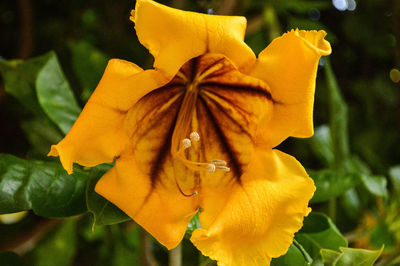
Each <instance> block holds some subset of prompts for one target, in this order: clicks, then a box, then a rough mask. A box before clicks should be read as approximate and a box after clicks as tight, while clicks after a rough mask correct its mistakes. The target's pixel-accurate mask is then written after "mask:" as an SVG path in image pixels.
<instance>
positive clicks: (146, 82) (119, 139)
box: [48, 59, 168, 173]
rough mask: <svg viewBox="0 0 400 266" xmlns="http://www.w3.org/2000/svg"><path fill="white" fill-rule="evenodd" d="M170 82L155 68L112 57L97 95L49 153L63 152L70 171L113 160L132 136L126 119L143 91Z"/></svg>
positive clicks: (65, 163) (62, 156) (54, 154)
mask: <svg viewBox="0 0 400 266" xmlns="http://www.w3.org/2000/svg"><path fill="white" fill-rule="evenodd" d="M165 82H168V80H166V79H165V77H164V76H163V75H162V74H160V73H159V72H157V71H155V70H146V71H143V70H142V69H141V68H140V67H138V66H136V65H135V64H133V63H130V62H127V61H124V60H119V59H112V60H110V62H109V63H108V66H107V68H106V70H105V72H104V75H103V77H102V79H101V81H100V83H99V85H98V87H97V88H96V90H95V92H94V93H93V95H92V96H91V97H90V99H89V101H88V103H87V104H86V106H85V108H84V109H83V111H82V113H81V114H80V116H79V117H78V119H77V121H76V122H75V124H74V126H73V127H72V128H71V130H70V131H69V132H68V134H67V136H66V137H65V138H64V139H63V140H62V141H61V142H60V143H58V144H57V145H53V146H52V147H51V150H50V152H49V154H48V155H49V156H60V160H61V163H62V165H63V167H64V168H65V169H66V170H67V172H68V173H72V163H73V162H77V163H79V164H81V165H85V166H95V165H97V164H100V163H104V162H112V161H113V160H114V157H115V156H118V155H119V154H120V152H121V151H122V150H123V149H124V147H125V146H126V145H127V144H128V143H129V139H128V137H127V136H126V134H125V133H124V130H122V129H123V121H124V119H125V116H126V112H127V110H128V109H129V108H130V107H131V106H132V105H134V104H135V103H136V102H137V101H138V100H139V99H140V98H141V97H142V96H143V95H145V94H146V93H148V92H149V91H151V90H153V89H155V88H157V87H159V86H160V85H162V84H163V83H165Z"/></svg>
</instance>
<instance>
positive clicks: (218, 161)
mask: <svg viewBox="0 0 400 266" xmlns="http://www.w3.org/2000/svg"><path fill="white" fill-rule="evenodd" d="M211 163H212V164H215V165H217V166H219V165H221V166H226V162H225V161H224V160H212V161H211Z"/></svg>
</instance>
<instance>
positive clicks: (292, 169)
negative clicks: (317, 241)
mask: <svg viewBox="0 0 400 266" xmlns="http://www.w3.org/2000/svg"><path fill="white" fill-rule="evenodd" d="M314 191H315V186H314V184H313V181H312V179H311V178H309V177H308V175H307V173H306V172H305V171H304V168H303V167H302V166H301V165H300V163H299V162H297V160H296V159H294V158H293V157H291V156H289V155H287V154H285V153H282V152H280V151H277V150H272V151H262V150H256V151H255V158H254V160H253V161H252V163H251V164H250V165H249V167H248V169H247V171H246V172H245V173H244V174H243V176H242V178H241V183H235V184H233V185H232V186H231V187H230V189H227V188H219V190H215V189H211V188H209V189H204V190H203V191H202V192H201V193H200V195H202V198H203V201H202V204H201V206H202V208H203V210H204V211H203V212H201V213H200V223H201V225H202V228H201V229H197V230H196V231H194V232H193V234H192V237H191V241H192V242H193V243H194V245H195V246H196V247H197V248H198V249H199V250H200V251H201V252H202V253H203V254H204V255H206V256H209V257H211V258H212V259H215V260H217V261H218V262H219V265H230V266H235V265H266V264H267V263H269V262H270V260H271V258H274V257H279V256H281V255H283V254H285V252H286V251H287V250H288V248H289V246H290V244H291V243H292V241H293V236H294V233H295V232H297V231H298V230H299V229H300V228H301V226H302V223H303V218H304V216H306V215H307V214H308V212H309V208H308V207H307V205H308V201H309V200H310V199H311V197H312V195H313V193H314ZM225 196H227V200H226V201H221V198H224V197H225ZM218 209H219V210H218Z"/></svg>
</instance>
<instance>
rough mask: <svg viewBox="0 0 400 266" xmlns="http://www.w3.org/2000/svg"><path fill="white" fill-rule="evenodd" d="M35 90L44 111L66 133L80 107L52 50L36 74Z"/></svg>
mask: <svg viewBox="0 0 400 266" xmlns="http://www.w3.org/2000/svg"><path fill="white" fill-rule="evenodd" d="M36 92H37V97H38V99H39V103H40V105H41V106H42V108H43V110H44V112H45V113H46V114H47V116H48V117H49V118H50V119H51V120H52V121H53V122H54V123H55V124H56V125H57V126H58V127H59V128H60V129H61V131H62V132H63V133H64V134H67V133H68V131H69V130H70V128H71V127H72V125H73V124H74V122H75V120H76V119H77V117H78V115H79V113H80V112H81V108H80V107H79V106H78V104H77V102H76V100H75V97H74V94H73V93H72V90H71V87H70V85H69V83H68V81H67V79H66V78H65V76H64V73H63V72H62V69H61V66H60V64H59V62H58V59H57V56H56V54H55V53H54V52H50V56H49V58H48V60H47V62H46V63H45V64H44V65H43V67H42V68H41V69H40V71H39V73H38V75H37V78H36Z"/></svg>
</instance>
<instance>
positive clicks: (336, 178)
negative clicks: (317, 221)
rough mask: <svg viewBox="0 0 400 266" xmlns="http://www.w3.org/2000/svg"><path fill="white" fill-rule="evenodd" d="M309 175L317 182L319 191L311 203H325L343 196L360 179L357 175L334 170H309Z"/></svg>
mask: <svg viewBox="0 0 400 266" xmlns="http://www.w3.org/2000/svg"><path fill="white" fill-rule="evenodd" d="M308 174H309V175H310V176H311V177H312V179H313V180H314V182H315V186H316V187H317V190H316V191H315V193H314V196H313V198H312V199H311V202H323V201H327V200H329V199H331V198H334V197H337V196H339V195H342V194H343V193H345V192H346V191H347V190H349V189H351V188H353V187H354V186H355V185H357V184H358V183H359V180H360V177H359V175H357V174H352V173H341V172H339V171H334V170H328V169H326V170H320V171H312V170H308Z"/></svg>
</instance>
